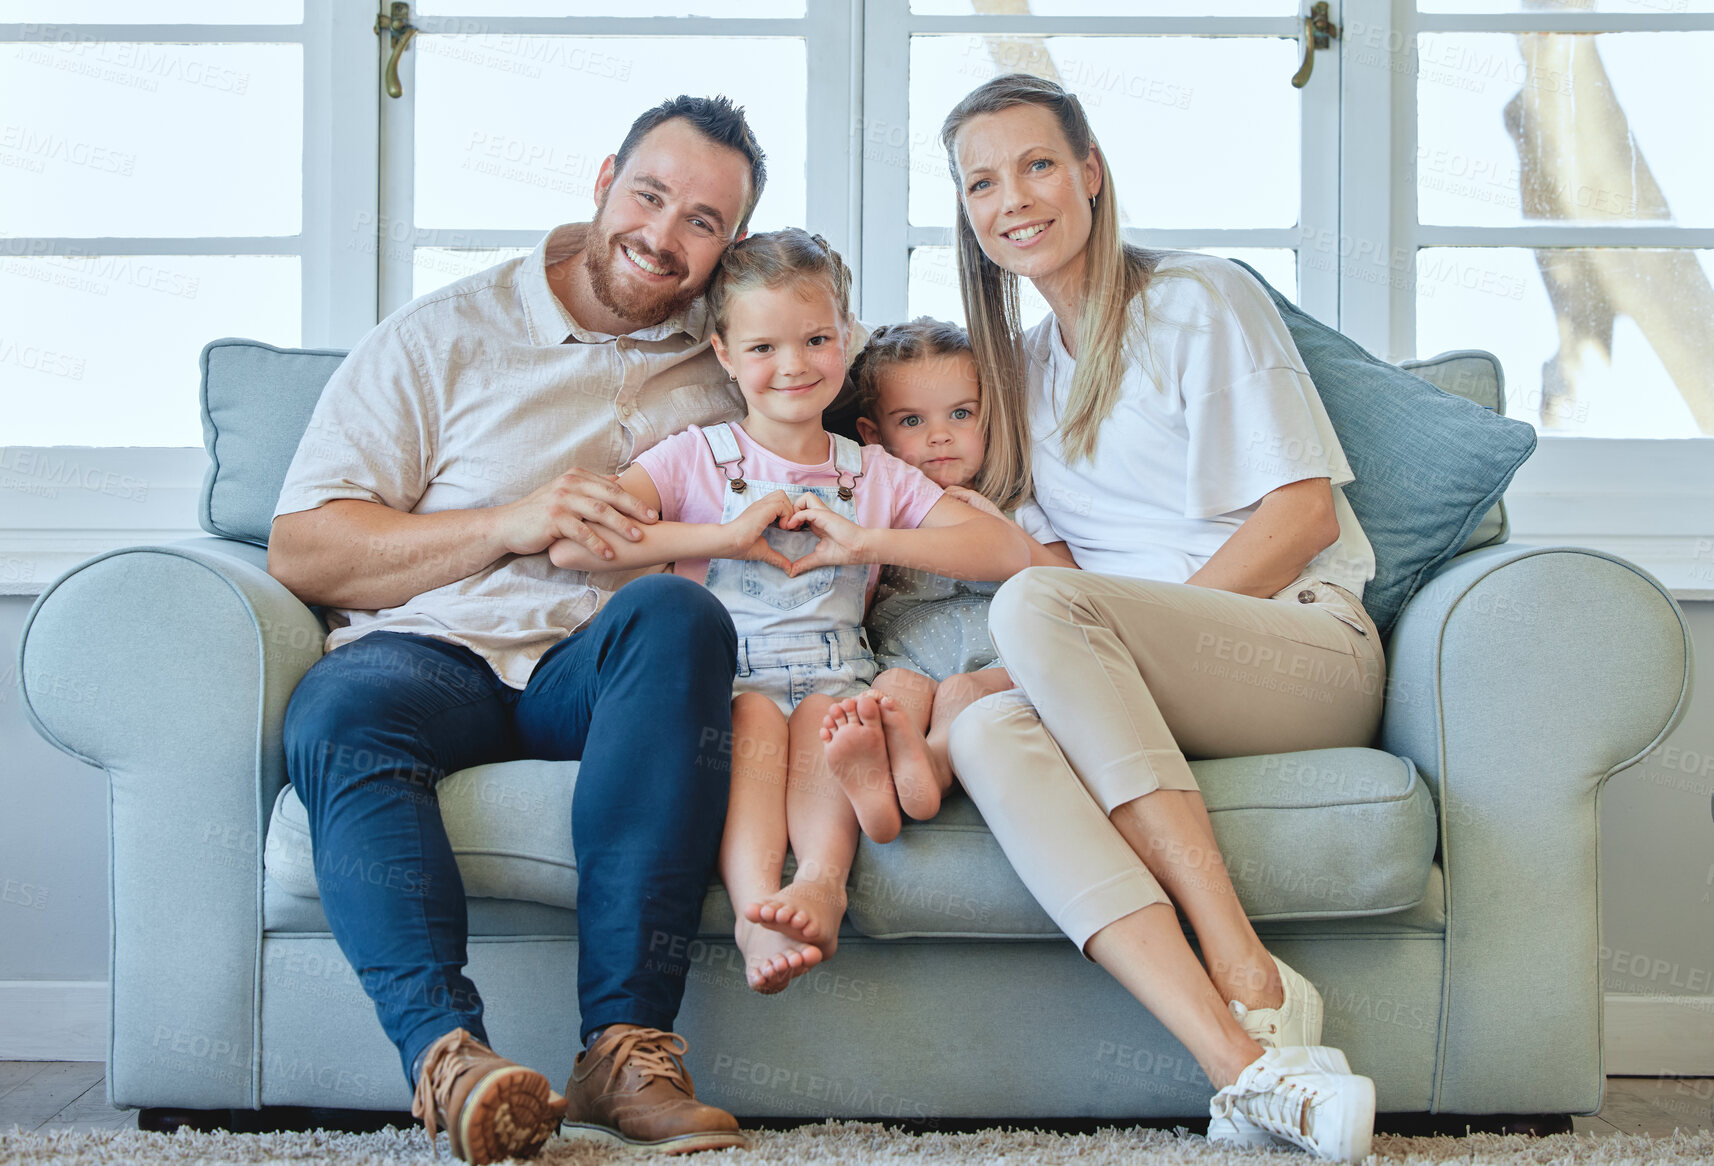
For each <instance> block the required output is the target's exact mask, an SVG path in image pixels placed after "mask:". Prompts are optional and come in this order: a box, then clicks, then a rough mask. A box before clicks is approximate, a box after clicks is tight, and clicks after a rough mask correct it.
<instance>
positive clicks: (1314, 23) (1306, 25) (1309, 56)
mask: <svg viewBox="0 0 1714 1166" xmlns="http://www.w3.org/2000/svg"><path fill="white" fill-rule="evenodd" d="M394 7H395V8H397V7H398V5H396V4H395V5H394ZM1338 39H1339V26H1338V25H1337V24H1334V23H1333V21H1332V19H1331V18H1329V17H1328V15H1327V5H1326V3H1325V2H1318V3H1316V4H1313V5H1311V6H1310V9H1309V15H1308V16H1306V17H1304V18H1303V63H1302V64H1300V65H1298V67H1297V72H1296V74H1294V75H1293V76H1292V79H1291V84H1292V88H1294V89H1302V88H1303V87H1304V86H1305V85H1308V84H1309V74H1310V72H1311V71H1312V70H1314V68H1315V53H1316V50H1317V49H1325V48H1330V47H1332V44H1333V42H1334V41H1336V40H1338ZM395 55H396V54H395Z"/></svg>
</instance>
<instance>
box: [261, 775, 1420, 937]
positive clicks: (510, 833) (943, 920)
mask: <svg viewBox="0 0 1714 1166" xmlns="http://www.w3.org/2000/svg"><path fill="white" fill-rule="evenodd" d="M577 768H578V766H577V763H576V762H551V761H513V762H507V763H505V764H501V765H481V766H476V767H474V768H471V769H466V770H463V771H461V772H459V773H455V774H453V775H452V776H450V777H448V778H447V779H446V780H444V781H442V782H441V783H440V785H439V786H438V787H437V791H438V794H439V800H440V808H441V818H442V820H443V821H444V822H445V823H446V829H447V835H448V836H449V837H450V838H451V840H452V848H453V853H454V854H455V855H456V857H457V860H458V869H459V874H460V875H461V877H462V878H463V880H464V887H465V892H466V893H467V894H468V895H470V896H471V897H472V898H480V899H515V900H523V901H526V902H530V903H539V904H544V905H546V906H549V907H557V908H560V909H563V910H574V909H575V908H576V905H577V866H576V864H575V862H573V861H572V857H571V855H572V846H571V797H572V789H573V787H574V785H575V784H576V776H577ZM1191 770H1192V772H1194V773H1195V774H1196V779H1197V782H1198V784H1199V785H1200V786H1201V787H1202V791H1203V796H1204V798H1205V800H1206V801H1207V803H1208V809H1209V813H1210V817H1211V819H1212V821H1213V823H1214V831H1215V835H1216V837H1217V838H1218V839H1219V842H1220V849H1221V852H1222V853H1223V854H1224V855H1225V858H1226V864H1227V867H1228V868H1229V869H1230V870H1231V872H1232V877H1233V882H1234V884H1235V885H1236V886H1237V889H1238V895H1239V898H1240V899H1241V900H1242V901H1243V903H1244V906H1245V909H1246V910H1247V911H1248V912H1249V914H1250V916H1251V918H1253V919H1259V920H1288V919H1330V918H1339V917H1344V916H1359V915H1375V914H1382V913H1386V912H1391V911H1403V910H1405V909H1407V908H1409V907H1411V906H1413V905H1414V904H1416V903H1417V902H1418V901H1419V900H1420V899H1421V898H1422V896H1423V891H1424V887H1425V886H1426V884H1427V879H1428V873H1429V868H1430V864H1431V862H1432V860H1433V857H1434V846H1435V837H1436V829H1435V817H1434V804H1433V802H1432V800H1431V799H1430V797H1429V793H1428V788H1427V786H1425V785H1424V784H1423V782H1422V781H1421V779H1420V778H1418V777H1417V774H1416V769H1415V768H1414V767H1413V766H1412V765H1411V763H1410V762H1409V761H1407V760H1405V759H1403V758H1400V757H1394V756H1392V755H1390V754H1387V753H1382V752H1379V751H1378V750H1374V749H1320V750H1313V751H1309V752H1304V753H1287V754H1274V755H1271V756H1263V757H1243V758H1230V759H1226V760H1219V761H1196V762H1192V763H1191ZM265 864H266V868H267V874H268V879H269V882H270V884H271V885H272V887H273V888H275V889H277V890H278V891H279V892H282V893H284V894H289V895H294V896H298V897H300V898H311V899H313V898H315V897H316V896H317V891H316V882H315V867H314V864H313V862H312V860H311V855H310V842H309V825H308V820H307V818H306V817H305V814H304V809H303V805H302V803H300V802H299V801H298V797H297V793H296V791H294V790H293V789H292V788H291V787H290V786H287V787H285V788H284V789H283V790H281V791H280V795H279V798H278V799H277V800H276V802H275V807H274V814H273V818H272V821H271V822H270V824H269V827H268V835H267V843H266V851H265ZM347 873H351V874H354V875H357V876H358V877H364V878H368V877H377V878H380V877H385V874H386V872H385V871H384V870H377V871H376V872H375V873H374V875H373V876H371V874H370V873H369V872H367V871H365V870H362V869H360V868H358V869H353V870H352V871H349V872H347ZM849 886H850V896H851V900H850V909H849V919H850V926H851V927H852V928H853V929H854V930H855V931H856V932H857V933H858V934H861V935H866V936H869V937H871V938H886V939H891V938H905V937H963V938H1026V939H1027V938H1047V937H1052V936H1056V935H1058V934H1059V932H1058V929H1057V928H1055V927H1054V925H1053V923H1052V921H1051V920H1049V919H1048V917H1047V916H1046V915H1045V914H1044V913H1043V912H1042V910H1041V908H1040V907H1039V906H1038V905H1037V904H1036V902H1035V900H1034V899H1033V898H1031V897H1030V894H1029V892H1028V891H1027V890H1026V889H1025V888H1024V885H1023V883H1022V882H1020V881H1019V879H1018V876H1017V875H1016V874H1015V873H1014V872H1013V870H1012V867H1011V864H1010V863H1008V862H1007V861H1006V856H1005V854H1004V853H1003V852H1002V851H1001V850H1000V847H999V844H998V843H996V842H995V841H994V838H993V836H992V835H991V834H990V833H989V832H988V828H987V827H986V826H985V825H984V824H983V822H982V818H981V816H980V815H979V814H978V813H977V812H976V808H975V806H974V805H973V804H972V803H971V802H970V801H969V800H968V799H966V798H961V797H960V798H953V799H950V800H949V801H948V802H947V804H946V805H945V807H943V808H942V810H941V813H940V816H939V817H937V818H935V819H934V820H933V821H930V822H912V823H909V824H907V825H906V827H905V829H904V832H903V833H902V834H901V835H900V837H899V838H898V839H897V840H896V841H894V842H891V843H889V844H887V845H885V846H877V845H875V844H874V843H872V842H870V841H869V840H868V839H864V840H863V842H862V845H861V847H860V848H859V851H858V854H857V859H856V861H855V862H854V863H853V864H852V871H851V880H850V884H849ZM270 913H271V914H272V915H275V916H277V917H279V918H281V919H284V918H287V917H289V916H290V915H291V913H290V912H286V911H284V910H283V909H282V910H280V911H273V910H271V912H270ZM299 914H300V915H302V914H303V913H301V912H300V913H299ZM731 921H732V909H731V906H730V904H728V903H727V902H726V901H725V895H724V893H723V892H722V891H721V890H720V889H719V887H718V886H715V887H713V888H711V889H710V892H709V897H708V899H707V901H706V902H705V903H704V914H703V926H704V929H705V932H710V933H714V934H719V933H721V932H722V931H724V930H729V929H730V927H731Z"/></svg>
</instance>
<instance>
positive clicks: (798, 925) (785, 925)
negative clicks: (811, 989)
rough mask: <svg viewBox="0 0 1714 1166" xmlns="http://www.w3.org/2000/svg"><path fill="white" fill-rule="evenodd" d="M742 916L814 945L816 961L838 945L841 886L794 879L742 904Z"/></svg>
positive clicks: (794, 940)
mask: <svg viewBox="0 0 1714 1166" xmlns="http://www.w3.org/2000/svg"><path fill="white" fill-rule="evenodd" d="M744 918H745V919H747V920H749V921H750V922H751V923H754V924H757V925H758V926H760V927H766V928H769V929H770V930H772V931H775V932H777V933H778V934H779V935H780V936H781V938H783V939H785V940H787V941H788V942H790V943H793V944H802V945H806V946H809V947H811V948H814V949H815V950H816V951H817V952H818V954H819V958H818V959H817V960H816V963H820V962H821V960H825V959H827V958H829V957H831V956H832V955H833V953H834V952H835V951H836V950H837V949H838V947H839V923H840V920H842V919H844V918H845V888H844V887H842V886H839V885H837V884H834V883H821V882H807V881H805V882H795V883H792V884H791V885H789V886H785V887H781V888H780V890H779V893H778V894H776V895H769V896H768V897H767V898H765V899H758V900H757V901H756V902H754V903H751V904H750V905H749V906H748V907H745V908H744ZM813 966H814V965H813V964H812V965H810V967H813ZM808 970H809V968H808V967H806V968H805V969H804V971H808ZM799 974H800V975H801V974H802V973H799Z"/></svg>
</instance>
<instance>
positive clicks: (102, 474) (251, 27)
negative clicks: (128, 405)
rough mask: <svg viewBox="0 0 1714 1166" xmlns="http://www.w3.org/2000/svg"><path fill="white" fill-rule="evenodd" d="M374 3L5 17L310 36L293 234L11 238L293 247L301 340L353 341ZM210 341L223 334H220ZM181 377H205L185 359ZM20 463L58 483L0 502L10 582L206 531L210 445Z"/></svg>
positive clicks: (358, 318)
mask: <svg viewBox="0 0 1714 1166" xmlns="http://www.w3.org/2000/svg"><path fill="white" fill-rule="evenodd" d="M374 15H375V14H374V13H373V12H365V11H363V8H362V6H360V5H355V4H352V3H350V2H349V0H304V19H303V23H302V24H301V25H297V24H232V25H220V24H0V42H18V41H25V42H28V41H57V40H62V39H74V40H90V41H141V42H144V43H187V42H188V43H196V44H255V43H273V44H278V43H293V42H296V43H301V44H302V45H303V46H304V78H303V86H304V87H303V103H304V108H303V130H304V132H303V148H304V159H303V222H302V226H301V229H300V232H299V234H297V235H286V236H240V237H224V238H211V237H192V238H146V237H139V238H113V237H79V238H74V237H63V236H62V237H53V238H46V237H36V238H19V237H9V238H7V239H6V240H5V246H6V247H7V248H8V250H9V251H10V252H11V253H15V254H29V255H296V256H298V257H300V260H301V262H302V265H303V266H302V272H303V317H302V331H301V340H302V343H303V344H304V345H306V346H310V347H319V346H335V347H348V346H349V345H351V344H353V343H355V342H356V341H357V339H358V338H359V337H361V336H362V335H363V333H364V332H366V331H367V330H368V329H369V328H370V327H372V326H373V325H374V322H375V319H376V316H375V308H376V276H375V263H374V258H373V256H374V250H375V233H374V232H375V212H376V182H375V174H374V169H375V168H374V167H373V166H370V167H361V166H359V167H353V166H350V165H341V164H340V160H341V159H349V158H352V157H368V158H373V157H375V156H376V153H377V151H378V145H377V126H376V116H375V112H376V111H375V105H376V101H377V96H376V95H377V92H378V85H377V83H376V81H375V79H376V78H378V77H379V65H378V64H377V53H378V51H379V50H378V47H377V41H378V40H379V39H380V38H377V37H376V36H375V35H374V33H373V31H372V25H373V22H374ZM209 339H210V340H212V339H215V337H212V336H211V337H209ZM183 371H184V378H185V380H186V382H187V383H188V382H190V381H191V379H192V378H193V377H194V376H195V369H194V366H193V365H191V364H190V362H189V361H188V360H187V361H186V367H185V369H184V370H183ZM7 457H8V458H10V459H13V463H12V464H26V465H30V466H36V467H40V468H41V474H42V477H43V480H44V482H53V483H62V484H61V485H59V486H58V487H57V488H54V489H53V490H52V491H51V492H52V495H53V496H46V495H48V494H49V493H50V491H49V490H47V489H44V490H43V491H42V493H41V494H40V495H34V494H25V493H22V492H17V493H12V494H9V495H8V497H7V499H6V505H5V507H4V509H3V510H0V594H13V595H17V594H34V593H35V592H38V591H40V590H41V589H42V587H44V586H45V585H46V584H47V583H49V582H51V581H52V580H53V579H54V577H55V576H57V575H58V574H60V573H61V572H62V571H64V570H67V569H68V568H70V567H72V566H74V565H76V564H77V563H78V562H80V561H81V560H83V559H85V558H87V557H89V556H90V555H94V554H99V553H101V552H103V551H107V550H111V549H113V548H115V547H121V546H130V545H134V544H137V543H143V542H170V541H173V540H176V539H182V538H194V537H196V536H198V535H200V534H202V533H203V532H202V530H201V529H200V528H199V526H198V525H197V499H198V497H199V495H200V493H201V488H202V477H203V471H204V470H205V469H206V467H207V464H208V455H207V454H206V453H205V452H204V451H203V450H202V449H201V448H198V447H141V446H133V447H108V446H51V447H23V446H11V447H8V449H7Z"/></svg>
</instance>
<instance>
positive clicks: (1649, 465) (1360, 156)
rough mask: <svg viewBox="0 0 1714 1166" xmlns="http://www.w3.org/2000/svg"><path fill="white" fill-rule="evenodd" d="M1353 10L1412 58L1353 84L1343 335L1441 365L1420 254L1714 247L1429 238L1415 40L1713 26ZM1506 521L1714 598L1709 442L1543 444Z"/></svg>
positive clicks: (1653, 240) (1351, 4)
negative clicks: (1427, 346)
mask: <svg viewBox="0 0 1714 1166" xmlns="http://www.w3.org/2000/svg"><path fill="white" fill-rule="evenodd" d="M1344 10H1345V21H1344V25H1345V27H1346V28H1347V30H1348V31H1349V30H1350V29H1351V28H1352V26H1353V25H1354V24H1356V25H1357V26H1358V27H1360V28H1363V29H1365V30H1367V36H1368V37H1369V39H1370V40H1371V41H1373V40H1378V41H1379V43H1380V44H1381V45H1382V46H1383V48H1382V50H1381V51H1383V52H1386V53H1392V52H1395V51H1398V52H1402V53H1404V54H1407V55H1406V56H1405V57H1403V58H1401V60H1400V67H1399V68H1396V69H1391V70H1381V69H1376V68H1372V67H1370V68H1356V67H1353V68H1349V69H1346V70H1345V71H1344V76H1345V92H1344V100H1343V107H1344V114H1343V119H1344V140H1343V145H1342V158H1341V164H1340V170H1341V204H1342V208H1343V213H1342V215H1341V218H1342V223H1341V231H1340V234H1339V236H1338V238H1339V240H1340V244H1341V247H1342V248H1343V249H1344V250H1345V251H1346V253H1347V256H1348V258H1347V261H1346V262H1344V263H1342V264H1341V267H1342V274H1343V281H1342V282H1343V287H1342V289H1341V294H1340V305H1341V310H1340V315H1339V326H1340V330H1341V331H1343V332H1344V333H1345V334H1346V335H1348V336H1350V337H1351V338H1352V339H1354V340H1356V341H1357V342H1358V343H1360V344H1362V345H1363V346H1364V347H1366V348H1368V349H1370V350H1371V351H1373V352H1375V353H1377V354H1379V355H1383V356H1386V357H1387V358H1388V359H1390V360H1402V359H1408V358H1411V357H1420V356H1430V355H1433V354H1432V353H1419V352H1417V351H1416V289H1415V284H1414V278H1413V274H1414V271H1415V257H1416V254H1417V248H1418V247H1423V246H1443V245H1475V246H1481V245H1490V246H1492V245H1500V244H1504V245H1508V246H1533V247H1543V246H1546V247H1553V246H1567V245H1575V246H1596V247H1599V246H1632V247H1635V246H1660V245H1666V246H1683V247H1698V248H1708V247H1714V230H1710V229H1695V228H1681V227H1646V226H1645V227H1625V226H1610V225H1605V224H1598V223H1597V224H1589V225H1579V224H1567V225H1563V226H1562V225H1553V226H1516V227H1446V226H1422V225H1419V224H1418V222H1417V199H1416V193H1417V192H1416V121H1417V110H1416V34H1417V33H1418V32H1520V31H1546V32H1567V33H1574V32H1643V31H1685V32H1689V31H1707V30H1714V14H1689V13H1659V12H1651V11H1643V12H1639V13H1634V14H1633V13H1600V12H1581V11H1579V12H1524V13H1511V14H1503V15H1479V14H1478V15H1458V14H1440V13H1418V12H1417V11H1416V4H1415V3H1414V0H1345V5H1344ZM1342 44H1343V46H1344V47H1343V50H1342V51H1344V52H1353V53H1354V52H1361V51H1363V44H1362V43H1361V42H1359V41H1357V40H1356V39H1355V38H1350V37H1347V38H1343V39H1342ZM1319 67H1320V66H1319V63H1318V64H1317V68H1319ZM1359 249H1360V253H1359ZM1353 254H1355V255H1356V258H1355V259H1351V258H1349V256H1351V255H1353ZM1400 257H1403V258H1402V259H1401V258H1400ZM1378 267H1379V268H1380V269H1381V271H1384V272H1387V273H1388V274H1389V276H1391V275H1399V276H1402V278H1387V279H1384V280H1382V281H1381V284H1382V286H1385V287H1386V288H1387V289H1388V291H1387V294H1386V295H1376V294H1375V287H1376V286H1377V284H1376V277H1377V276H1378V275H1379V274H1380V271H1377V268H1378ZM1401 269H1402V270H1401ZM1506 508H1507V511H1508V512H1509V514H1510V517H1511V522H1512V535H1511V537H1512V540H1513V541H1516V542H1525V543H1536V544H1563V545H1576V546H1589V547H1595V548H1598V549H1601V550H1606V551H1609V552H1611V553H1614V554H1618V555H1622V556H1624V557H1625V558H1627V559H1630V560H1631V561H1632V562H1635V563H1637V564H1638V565H1639V566H1642V567H1643V568H1644V569H1646V570H1648V571H1650V572H1651V573H1653V574H1654V575H1655V576H1656V577H1657V578H1659V579H1660V580H1661V582H1663V583H1664V584H1666V586H1667V587H1668V588H1669V589H1670V590H1671V591H1672V593H1673V594H1674V595H1675V596H1677V597H1678V598H1680V599H1714V437H1700V438H1678V439H1648V438H1607V437H1574V436H1569V435H1562V434H1556V433H1551V432H1548V433H1542V434H1541V435H1540V439H1539V442H1538V445H1537V448H1536V452H1535V454H1534V455H1533V456H1532V457H1531V458H1530V460H1529V461H1528V462H1526V463H1525V464H1524V466H1523V468H1522V469H1521V470H1520V471H1519V472H1518V475H1517V477H1516V478H1515V479H1514V480H1513V482H1512V485H1511V488H1510V489H1509V490H1507V492H1506Z"/></svg>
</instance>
